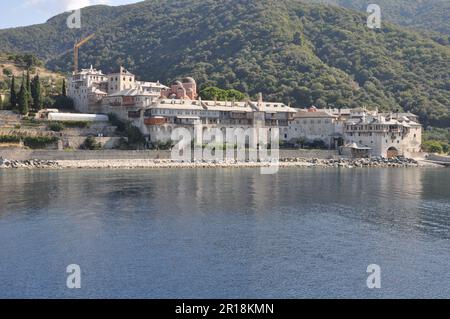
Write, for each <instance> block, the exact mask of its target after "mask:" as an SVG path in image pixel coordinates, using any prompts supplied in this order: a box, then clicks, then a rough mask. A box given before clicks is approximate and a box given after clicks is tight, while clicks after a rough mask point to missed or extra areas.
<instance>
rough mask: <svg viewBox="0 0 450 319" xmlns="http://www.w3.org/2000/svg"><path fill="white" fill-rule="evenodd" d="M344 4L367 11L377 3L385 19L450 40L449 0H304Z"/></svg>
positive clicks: (347, 6) (346, 6)
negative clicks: (370, 5) (368, 7)
mask: <svg viewBox="0 0 450 319" xmlns="http://www.w3.org/2000/svg"><path fill="white" fill-rule="evenodd" d="M304 1H309V2H312V3H324V4H332V5H338V6H342V7H344V8H350V9H354V10H358V11H363V12H366V10H367V6H368V5H369V4H371V3H376V4H378V5H379V6H380V8H381V13H382V17H383V19H385V20H387V21H391V22H394V23H396V24H398V25H401V26H406V27H409V28H412V29H415V30H417V31H420V32H427V31H435V32H439V33H441V34H442V35H443V36H445V38H446V39H447V40H448V36H449V35H450V19H449V16H450V1H448V0H377V1H370V0H304Z"/></svg>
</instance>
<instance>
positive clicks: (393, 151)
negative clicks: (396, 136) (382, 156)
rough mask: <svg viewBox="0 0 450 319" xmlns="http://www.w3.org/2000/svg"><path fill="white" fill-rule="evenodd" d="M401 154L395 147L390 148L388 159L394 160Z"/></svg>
mask: <svg viewBox="0 0 450 319" xmlns="http://www.w3.org/2000/svg"><path fill="white" fill-rule="evenodd" d="M398 155H399V153H398V149H396V148H395V147H393V146H392V147H389V148H388V150H387V158H394V157H398Z"/></svg>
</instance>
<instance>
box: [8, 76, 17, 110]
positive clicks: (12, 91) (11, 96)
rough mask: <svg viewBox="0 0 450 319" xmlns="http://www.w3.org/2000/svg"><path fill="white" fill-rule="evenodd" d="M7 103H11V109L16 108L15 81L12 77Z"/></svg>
mask: <svg viewBox="0 0 450 319" xmlns="http://www.w3.org/2000/svg"><path fill="white" fill-rule="evenodd" d="M9 102H10V103H11V109H15V108H16V106H17V93H16V80H15V77H14V75H13V76H12V78H11V88H10V93H9Z"/></svg>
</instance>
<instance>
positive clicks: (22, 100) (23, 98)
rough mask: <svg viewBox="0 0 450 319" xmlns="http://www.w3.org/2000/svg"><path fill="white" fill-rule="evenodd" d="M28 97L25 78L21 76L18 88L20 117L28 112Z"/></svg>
mask: <svg viewBox="0 0 450 319" xmlns="http://www.w3.org/2000/svg"><path fill="white" fill-rule="evenodd" d="M28 96H29V95H28V92H27V87H26V82H25V78H24V77H23V76H22V85H21V86H20V91H19V98H18V104H19V112H20V114H22V115H26V114H27V113H28V111H29V104H28Z"/></svg>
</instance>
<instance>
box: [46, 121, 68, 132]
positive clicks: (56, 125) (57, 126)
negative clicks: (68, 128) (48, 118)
mask: <svg viewBox="0 0 450 319" xmlns="http://www.w3.org/2000/svg"><path fill="white" fill-rule="evenodd" d="M64 128H65V127H64V124H62V123H60V122H52V123H50V124H49V125H48V129H49V130H50V131H53V132H61V131H62V130H64Z"/></svg>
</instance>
